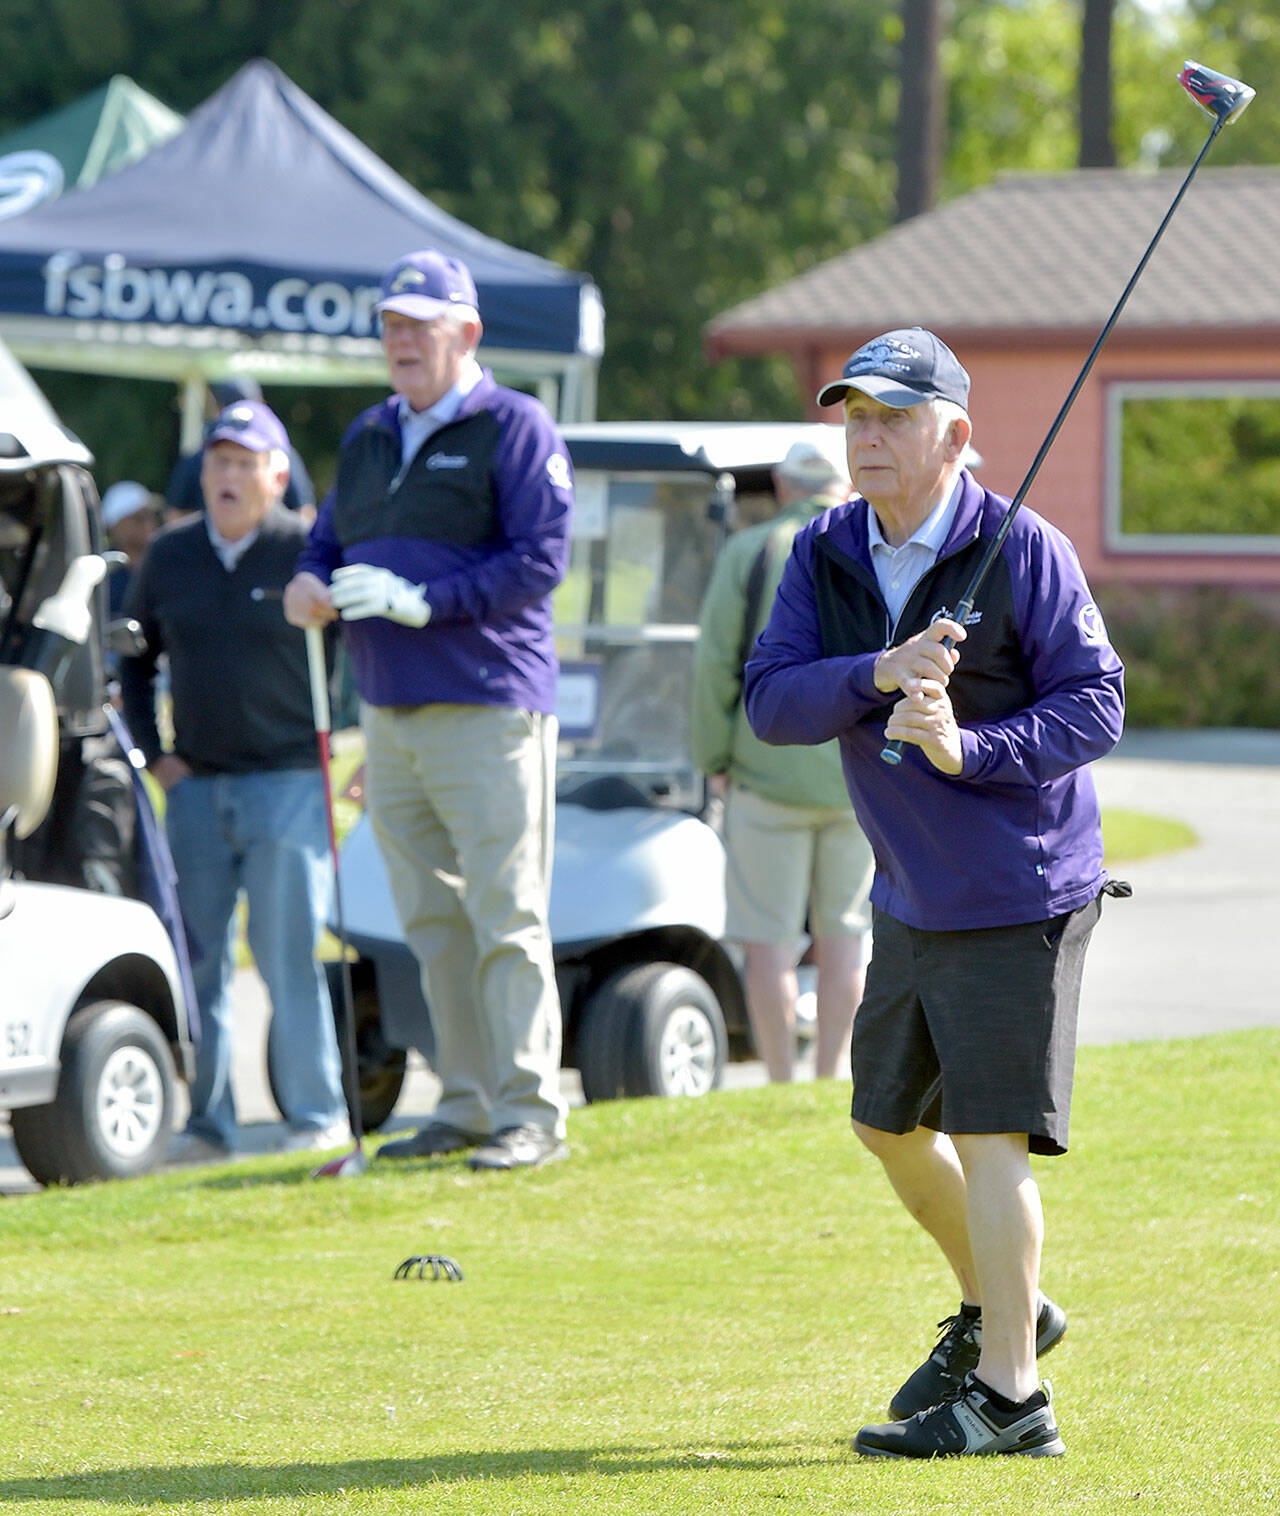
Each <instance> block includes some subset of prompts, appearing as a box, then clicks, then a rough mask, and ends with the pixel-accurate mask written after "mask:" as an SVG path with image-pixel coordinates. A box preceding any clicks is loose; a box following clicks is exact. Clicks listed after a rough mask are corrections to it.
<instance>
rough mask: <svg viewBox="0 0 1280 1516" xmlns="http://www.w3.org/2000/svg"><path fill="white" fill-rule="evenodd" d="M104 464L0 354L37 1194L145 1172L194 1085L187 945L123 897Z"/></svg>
mask: <svg viewBox="0 0 1280 1516" xmlns="http://www.w3.org/2000/svg"><path fill="white" fill-rule="evenodd" d="M91 461H92V460H91V458H90V456H89V454H88V452H87V451H86V450H85V448H84V447H83V446H82V444H80V443H79V442H78V441H77V440H76V439H75V438H74V437H72V436H71V435H70V433H68V432H66V431H65V430H64V429H63V428H62V427H61V426H60V425H59V424H58V422H57V420H56V418H55V417H54V415H53V413H52V411H51V410H50V409H49V407H48V405H47V402H45V400H44V398H43V396H41V395H40V393H39V391H38V390H37V389H36V388H35V386H34V385H33V384H32V383H31V381H30V379H29V378H28V376H27V375H26V374H25V373H24V372H23V371H22V370H21V369H20V368H19V367H18V365H16V364H15V363H14V360H13V359H12V357H11V356H10V355H9V354H8V352H7V351H6V350H4V349H3V348H2V347H0V1110H3V1111H7V1112H8V1114H9V1122H10V1126H11V1128H12V1133H13V1142H14V1146H15V1147H16V1149H17V1151H18V1156H19V1157H20V1158H21V1159H22V1162H23V1163H24V1164H25V1165H26V1167H27V1168H28V1170H29V1171H30V1173H31V1175H32V1177H33V1178H34V1179H35V1180H36V1181H37V1182H38V1183H40V1184H57V1183H67V1184H75V1183H81V1182H84V1181H87V1180H96V1179H117V1178H124V1177H127V1176H129V1175H134V1174H140V1173H143V1172H145V1171H146V1170H148V1169H150V1168H152V1167H153V1166H154V1165H155V1164H156V1163H157V1162H158V1161H159V1160H160V1158H161V1157H162V1156H163V1153H164V1149H165V1146H166V1144H167V1142H168V1140H169V1135H170V1132H171V1130H172V1127H173V1118H174V1101H175V1092H176V1081H177V1079H178V1078H179V1077H181V1078H183V1079H186V1080H190V1078H191V1077H192V1074H193V1052H192V1041H191V1029H190V1027H189V1024H188V1004H189V1001H188V992H187V990H186V988H185V985H184V977H183V966H184V964H185V943H182V942H181V940H180V928H179V929H178V932H179V936H178V938H175V937H174V936H172V935H171V934H170V931H169V930H167V929H166V927H165V925H164V924H162V921H161V918H160V916H159V915H158V914H157V912H156V910H154V909H153V908H152V906H151V905H149V904H146V903H144V901H143V900H142V899H141V898H131V894H130V891H134V892H135V893H136V894H138V895H140V894H143V893H147V892H149V889H150V884H151V882H152V874H151V872H150V871H151V869H152V868H153V867H154V861H153V860H150V859H149V858H148V859H147V860H140V858H139V855H138V854H137V853H136V852H135V849H134V847H133V845H132V843H133V835H132V834H133V833H134V829H135V823H136V821H137V820H138V818H137V816H136V812H132V811H131V810H130V807H131V806H132V805H133V804H135V803H136V797H135V795H134V793H133V779H132V775H131V774H130V771H129V766H128V764H127V762H126V761H125V760H124V758H123V755H122V753H121V749H120V747H118V746H114V745H113V742H112V738H111V736H110V732H109V729H108V728H109V720H110V717H109V715H108V712H107V709H106V706H105V695H106V684H105V679H104V673H103V652H102V639H101V628H102V626H103V619H102V618H103V616H104V614H105V611H106V595H105V586H104V585H103V584H102V582H101V581H102V579H103V576H104V574H105V572H106V571H107V567H108V564H107V561H106V559H105V558H104V557H103V556H102V554H101V551H100V548H101V540H100V529H99V523H98V519H97V494H96V492H95V490H94V486H93V481H92V479H91V478H90V476H89V474H88V472H87V467H88V465H89V463H91ZM126 735H127V734H126ZM126 815H128V817H129V820H128V823H127V825H126V826H125V827H124V832H125V833H126V834H127V843H126V838H125V837H124V836H122V834H121V828H120V826H119V825H118V823H119V822H120V821H121V820H122V818H124V817H125V816H126Z"/></svg>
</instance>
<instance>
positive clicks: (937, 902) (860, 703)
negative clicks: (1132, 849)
mask: <svg viewBox="0 0 1280 1516" xmlns="http://www.w3.org/2000/svg"><path fill="white" fill-rule="evenodd" d="M1007 507H1008V501H1007V500H1005V499H1003V498H1002V497H1001V496H999V495H994V494H992V493H991V492H990V491H988V490H984V489H983V488H982V486H981V485H980V484H978V483H977V482H976V480H974V479H973V477H972V476H971V475H970V474H968V473H967V472H966V473H965V474H964V475H963V487H962V491H961V498H960V501H959V505H958V508H957V511H956V515H955V519H954V522H953V525H952V529H951V532H950V534H949V536H948V538H947V541H946V543H945V545H944V546H943V548H942V551H941V552H940V553H939V555H938V559H937V562H936V563H935V564H934V565H933V567H932V568H931V569H930V570H929V572H928V573H926V574H925V576H924V578H923V579H922V580H921V581H920V583H919V584H918V585H917V586H916V588H915V590H914V591H913V592H912V595H911V598H910V599H909V600H908V602H907V604H906V606H905V607H904V608H903V612H902V615H901V617H900V618H899V622H898V625H897V626H896V627H893V626H890V624H889V614H888V611H887V609H886V607H885V603H884V599H883V597H882V596H881V594H880V590H879V587H878V585H877V583H876V576H875V571H874V569H873V568H872V565H871V554H870V549H869V547H868V542H867V513H868V511H869V510H870V507H869V506H868V504H867V502H866V501H865V500H861V499H854V500H852V501H850V502H849V503H847V504H845V505H840V506H836V507H834V508H833V509H832V510H829V511H826V512H824V513H823V514H822V515H821V516H818V517H816V518H815V519H814V520H813V521H812V522H811V523H810V524H809V526H807V527H806V528H805V529H804V530H803V531H802V532H801V533H800V534H799V536H798V537H797V538H796V541H795V544H794V547H793V549H792V553H791V557H790V559H789V560H788V562H787V566H786V569H785V571H784V573H783V576H782V583H781V584H780V586H779V588H778V594H777V597H776V599H775V601H774V604H773V612H772V615H771V616H770V618H769V622H768V624H767V625H766V627H765V629H764V631H763V632H762V633H761V635H760V638H759V640H758V642H757V644H756V648H755V652H754V655H753V656H752V658H751V660H750V662H749V663H748V665H747V668H746V672H745V676H744V699H745V704H746V710H747V717H748V720H749V721H750V723H751V726H752V728H753V729H754V731H755V732H756V734H757V736H759V737H760V738H761V739H762V740H764V741H765V742H772V743H800V744H808V743H817V742H826V741H827V740H829V739H830V738H832V737H836V738H838V739H839V742H840V751H841V757H842V761H843V767H844V775H845V782H846V784H847V785H848V787H849V794H850V797H851V799H852V801H853V806H854V810H855V811H856V813H857V816H858V820H859V822H860V823H861V825H862V827H863V829H864V831H865V832H866V834H867V836H868V837H869V838H870V840H871V843H872V846H873V847H874V849H875V856H876V875H875V882H874V885H873V887H872V891H871V899H872V902H873V904H874V905H876V906H877V907H878V908H879V909H880V910H883V911H886V912H888V913H889V914H890V915H892V916H894V917H896V918H897V919H898V920H900V921H903V922H906V923H907V924H908V925H909V926H915V927H921V928H924V929H925V930H929V931H956V930H969V929H973V928H981V927H994V926H1008V925H1013V924H1015V923H1018V922H1026V921H1040V920H1046V919H1048V918H1049V917H1052V916H1057V915H1060V914H1063V913H1065V912H1067V911H1071V910H1074V909H1076V908H1077V907H1078V906H1081V905H1083V904H1085V903H1086V902H1087V901H1089V900H1091V899H1093V898H1094V896H1096V895H1097V894H1098V892H1099V891H1100V890H1101V888H1102V886H1103V885H1104V884H1105V883H1106V879H1107V874H1106V870H1105V869H1104V868H1103V863H1102V828H1101V821H1100V815H1099V809H1098V800H1097V795H1096V793H1095V791H1094V786H1093V779H1092V776H1091V774H1090V772H1089V769H1088V764H1089V763H1090V761H1091V760H1092V759H1095V758H1099V757H1101V756H1102V755H1103V754H1104V753H1106V752H1108V751H1109V750H1110V749H1111V748H1112V747H1113V746H1114V745H1115V743H1116V742H1117V740H1118V739H1119V736H1120V732H1121V729H1122V726H1123V721H1124V670H1123V668H1122V666H1121V663H1120V660H1119V658H1118V657H1117V656H1116V653H1115V650H1114V649H1113V648H1112V646H1111V644H1110V642H1109V641H1108V638H1107V632H1106V628H1105V626H1104V625H1103V622H1102V617H1101V616H1100V615H1099V613H1098V609H1097V607H1096V606H1095V604H1094V603H1093V598H1092V596H1091V595H1090V593H1089V586H1088V584H1087V583H1086V582H1085V577H1084V573H1083V570H1082V569H1081V567H1080V562H1079V559H1078V558H1077V557H1076V553H1075V549H1074V548H1073V547H1072V545H1071V543H1070V542H1069V541H1068V539H1067V538H1066V537H1065V536H1064V535H1063V533H1062V532H1060V531H1059V530H1058V529H1057V528H1056V527H1054V526H1051V525H1050V524H1049V523H1048V522H1047V521H1045V520H1044V519H1043V518H1042V517H1040V516H1038V515H1036V514H1035V512H1033V511H1030V510H1027V509H1025V508H1024V509H1022V510H1020V511H1019V513H1018V515H1017V517H1016V518H1015V520H1014V523H1013V527H1012V530H1011V531H1010V533H1009V536H1008V538H1007V540H1006V541H1005V543H1004V545H1003V547H1002V548H1001V550H1000V553H999V555H998V557H997V559H996V562H995V564H994V565H993V567H992V570H991V573H990V575H989V576H988V578H987V580H986V582H985V584H984V586H983V588H982V590H981V592H980V594H979V596H978V603H977V605H976V606H975V608H974V611H973V614H972V615H971V616H970V618H969V621H968V624H967V626H966V631H967V633H968V636H967V638H966V640H965V641H964V642H962V643H960V644H959V654H960V661H959V663H958V665H957V666H956V669H955V671H954V673H953V674H952V676H951V681H950V684H949V686H948V693H949V695H950V697H951V701H952V705H953V708H954V710H955V713H956V719H957V721H958V722H959V724H960V728H961V743H962V750H963V763H964V767H963V770H962V772H961V773H960V774H959V775H958V776H955V777H952V776H949V775H946V774H942V773H940V772H939V771H938V770H937V769H935V768H934V767H933V765H932V764H931V763H930V762H929V760H928V759H927V758H926V757H925V756H924V754H923V753H922V752H921V751H920V749H919V748H917V747H915V746H914V745H910V744H908V745H907V747H906V749H905V751H904V754H903V759H902V763H901V765H900V766H899V767H896V768H894V767H891V766H890V765H888V764H886V763H884V762H883V761H882V760H881V758H880V756H879V754H880V750H881V748H882V747H883V746H884V742H885V737H884V729H885V723H886V721H887V720H888V716H889V712H890V709H891V708H892V706H893V704H894V703H895V701H896V700H897V699H898V698H899V697H898V695H897V694H896V693H895V694H894V695H893V696H886V695H884V694H882V693H881V692H880V691H879V690H877V689H876V687H875V681H874V677H873V671H874V666H875V661H876V658H877V656H878V655H879V654H880V653H881V652H882V651H883V650H884V649H885V648H886V647H891V646H896V645H898V644H900V643H902V642H904V641H905V640H906V639H907V638H908V637H911V636H914V635H915V634H916V633H917V632H920V631H923V630H924V629H925V628H926V627H927V626H929V625H930V624H931V622H933V621H934V620H935V619H937V618H938V617H940V616H942V615H944V614H949V612H948V607H954V606H956V605H958V604H959V602H960V600H961V599H962V597H963V594H964V591H965V589H966V588H967V586H968V582H969V579H970V577H971V575H972V573H973V570H974V568H975V567H976V565H977V563H978V562H979V561H980V559H981V557H982V554H983V552H984V551H985V550H986V547H987V545H988V544H989V542H990V541H991V539H992V537H993V536H994V535H995V533H996V530H997V529H998V527H999V525H1000V522H1001V520H1002V518H1003V516H1004V513H1005V510H1006V509H1007Z"/></svg>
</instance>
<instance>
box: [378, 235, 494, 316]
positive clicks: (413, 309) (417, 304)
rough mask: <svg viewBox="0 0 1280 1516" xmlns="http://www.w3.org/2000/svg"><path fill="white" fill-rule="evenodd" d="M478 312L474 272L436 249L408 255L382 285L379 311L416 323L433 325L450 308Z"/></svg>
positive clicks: (389, 273) (389, 271)
mask: <svg viewBox="0 0 1280 1516" xmlns="http://www.w3.org/2000/svg"><path fill="white" fill-rule="evenodd" d="M458 306H466V307H469V308H470V309H471V310H473V311H478V310H479V301H478V300H477V298H476V285H475V280H474V279H472V277H471V270H470V269H469V268H468V267H467V266H466V264H465V263H460V262H459V261H458V259H457V258H446V257H445V255H444V254H443V253H438V252H436V250H435V249H434V248H430V247H429V248H425V249H424V250H423V251H422V252H420V253H406V254H405V256H404V257H403V258H401V259H400V261H399V262H398V263H395V264H393V265H392V266H391V268H390V269H389V270H388V271H387V274H386V275H385V277H384V278H383V281H382V299H381V300H379V301H378V303H377V305H376V306H375V307H374V309H375V310H377V311H395V312H397V313H398V314H399V315H401V316H409V317H411V318H412V319H413V320H414V321H434V320H435V318H436V317H437V316H439V315H442V314H443V313H444V312H445V311H447V310H449V309H450V307H455V308H456V307H458Z"/></svg>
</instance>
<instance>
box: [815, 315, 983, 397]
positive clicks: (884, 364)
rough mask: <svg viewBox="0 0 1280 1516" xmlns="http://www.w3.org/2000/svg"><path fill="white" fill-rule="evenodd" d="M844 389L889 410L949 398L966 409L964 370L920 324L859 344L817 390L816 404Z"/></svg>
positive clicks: (942, 343) (844, 391)
mask: <svg viewBox="0 0 1280 1516" xmlns="http://www.w3.org/2000/svg"><path fill="white" fill-rule="evenodd" d="M850 390H860V391H861V392H862V393H863V394H864V395H870V396H871V398H872V399H873V400H878V401H879V402H880V404H881V405H890V406H893V407H894V409H895V410H901V409H903V408H905V407H906V406H909V405H919V404H920V402H921V401H922V400H951V401H953V402H954V403H955V404H956V405H958V406H959V407H960V408H961V410H965V411H967V410H968V409H969V376H968V374H966V373H965V371H964V369H963V368H961V367H960V360H959V359H958V358H957V357H956V355H955V354H954V353H953V352H952V351H951V349H950V348H949V347H948V346H947V344H946V343H945V342H943V340H942V339H941V338H940V337H935V336H934V334H933V333H932V332H927V331H925V329H924V327H922V326H911V327H899V328H897V329H896V330H895V331H892V332H885V333H884V335H883V336H881V337H873V338H872V339H871V341H870V342H865V343H863V345H862V346H861V347H860V348H859V349H858V351H857V352H856V353H854V354H853V355H852V356H851V357H850V358H849V360H848V362H847V363H846V364H845V366H844V371H843V374H842V376H841V377H840V378H839V379H833V380H832V381H831V383H830V384H824V385H823V387H822V388H821V389H820V390H819V391H818V404H819V405H834V404H835V403H836V402H837V401H838V400H843V399H844V397H845V396H846V395H847V394H848V393H849V391H850Z"/></svg>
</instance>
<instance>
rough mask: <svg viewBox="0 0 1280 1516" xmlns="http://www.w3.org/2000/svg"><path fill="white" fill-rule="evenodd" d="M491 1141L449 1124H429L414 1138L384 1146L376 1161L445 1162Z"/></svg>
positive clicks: (405, 1138)
mask: <svg viewBox="0 0 1280 1516" xmlns="http://www.w3.org/2000/svg"><path fill="white" fill-rule="evenodd" d="M488 1141H489V1138H488V1137H485V1136H483V1135H482V1134H481V1133H479V1132H464V1131H463V1130H462V1128H461V1127H457V1126H450V1125H449V1123H448V1122H447V1121H428V1122H427V1124H426V1126H424V1127H419V1128H418V1130H417V1131H416V1132H415V1133H414V1134H413V1136H412V1137H399V1138H397V1139H396V1141H395V1142H384V1143H383V1144H382V1146H381V1147H380V1148H379V1149H378V1151H377V1153H376V1154H375V1155H374V1156H375V1157H377V1158H442V1157H444V1156H445V1154H447V1153H461V1152H465V1150H466V1149H467V1148H478V1147H479V1146H480V1144H481V1143H482V1142H488Z"/></svg>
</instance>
